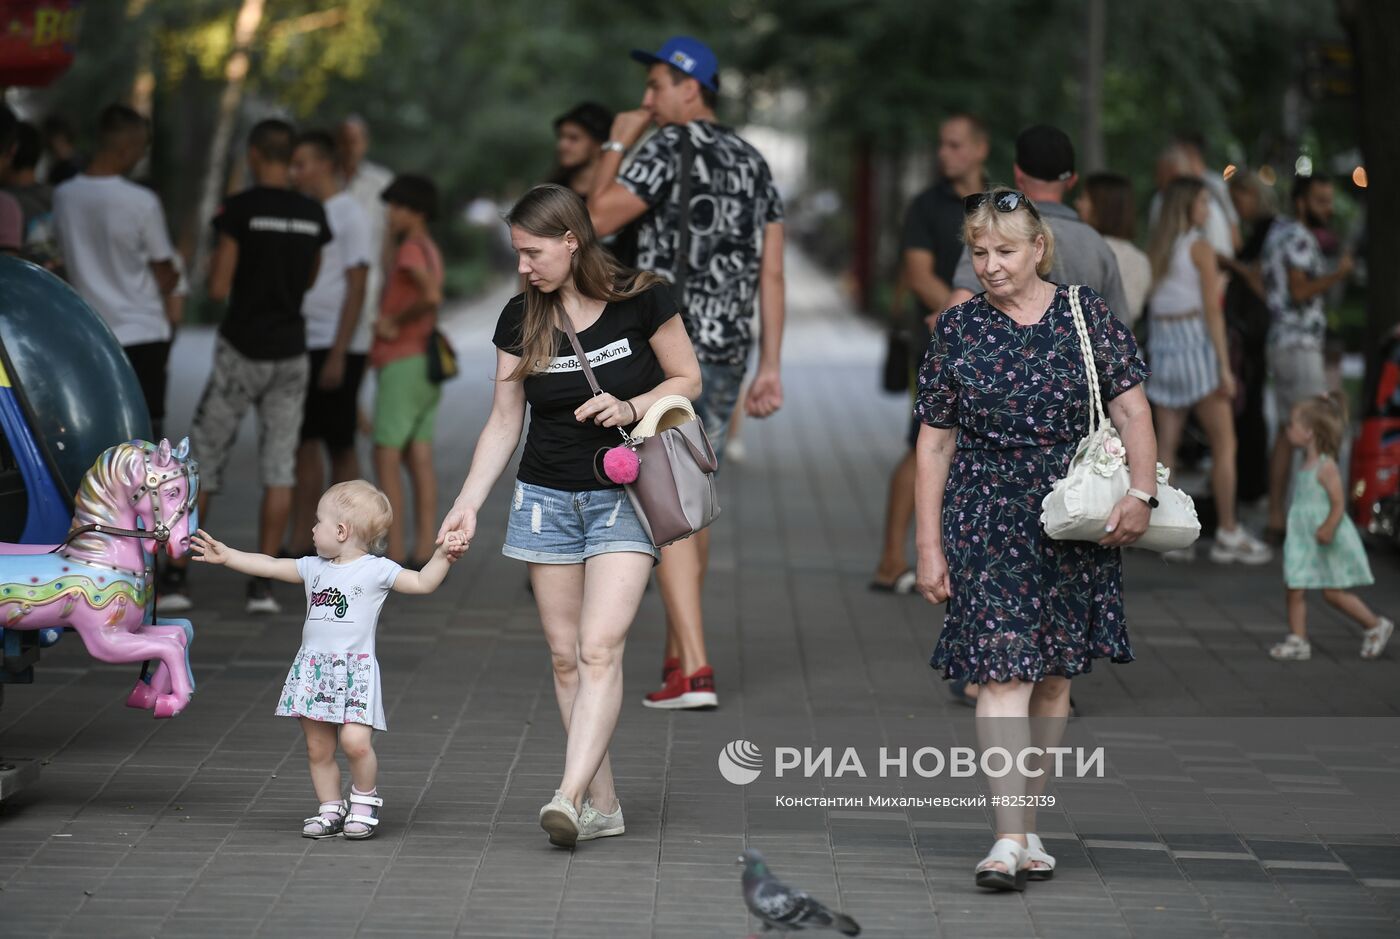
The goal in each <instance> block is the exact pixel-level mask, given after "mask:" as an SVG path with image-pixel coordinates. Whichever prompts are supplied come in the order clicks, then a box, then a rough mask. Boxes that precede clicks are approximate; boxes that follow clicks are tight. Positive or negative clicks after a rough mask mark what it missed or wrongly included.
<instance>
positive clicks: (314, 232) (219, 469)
mask: <svg viewBox="0 0 1400 939" xmlns="http://www.w3.org/2000/svg"><path fill="white" fill-rule="evenodd" d="M294 136H295V135H294V132H293V130H292V128H291V125H289V124H287V123H285V122H283V121H277V120H269V121H263V122H261V123H259V124H258V125H257V126H255V127H254V128H253V131H252V134H251V135H250V136H249V139H248V168H249V170H251V172H252V175H253V180H254V185H253V186H252V188H250V189H247V190H245V191H243V192H240V193H238V194H237V195H234V196H230V197H228V198H227V199H225V200H224V204H223V205H222V206H220V207H219V211H218V212H217V214H215V216H214V221H213V225H214V231H215V232H217V233H218V238H219V243H218V247H217V248H216V249H215V251H214V257H213V261H212V262H211V264H210V269H209V290H208V293H209V298H210V299H211V300H224V299H227V300H228V310H227V312H226V313H225V314H224V321H223V324H222V325H221V326H220V327H219V338H218V340H217V345H216V346H215V350H214V368H213V371H212V372H211V374H210V376H209V383H208V385H206V386H205V388H204V394H203V396H202V397H201V398H200V400H199V406H198V407H197V408H196V409H195V415H194V428H193V430H192V432H191V435H190V436H191V438H192V439H191V443H192V445H193V447H194V453H195V455H196V457H198V459H199V463H200V475H201V479H200V482H201V491H200V494H199V495H200V503H201V504H200V516H201V517H202V518H207V517H208V516H207V514H206V512H207V510H206V502H207V498H208V497H209V496H212V495H213V494H214V493H217V492H218V491H219V489H220V486H221V484H222V475H223V470H224V467H225V465H226V464H227V463H228V456H229V451H230V450H231V448H232V447H233V444H234V441H235V439H236V438H237V437H238V425H239V424H240V423H241V422H242V420H243V416H244V414H246V413H247V411H248V408H249V407H256V408H257V411H258V430H259V433H258V438H259V450H258V467H259V474H260V476H261V478H262V484H263V498H262V510H261V514H260V516H259V532H258V549H259V550H260V551H261V552H262V553H264V554H270V555H276V554H277V553H278V548H279V545H280V543H281V540H282V535H283V533H284V532H286V530H287V520H288V517H289V516H290V514H291V510H292V487H293V486H294V484H295V483H296V451H297V443H298V440H299V436H300V433H301V419H302V410H303V406H304V403H305V400H306V387H307V382H308V377H309V375H310V365H309V363H308V360H307V355H306V326H305V323H304V322H303V320H302V317H301V301H302V296H303V295H304V294H305V293H306V291H307V289H308V288H310V287H311V285H312V283H313V282H314V281H315V279H316V272H317V270H318V269H319V267H320V262H321V246H322V245H324V244H326V243H327V242H328V241H330V239H331V233H330V227H329V226H328V225H327V224H326V213H325V211H324V210H323V209H322V208H321V203H319V202H317V201H316V200H314V199H310V198H308V197H306V196H303V195H301V194H300V193H297V192H294V191H293V190H292V189H291V188H290V187H291V182H290V178H289V168H290V163H291V158H292V145H293V141H294ZM178 580H179V576H178V573H177V574H176V577H175V582H170V581H168V582H167V584H166V589H165V591H164V594H165V595H164V596H163V597H162V598H161V605H162V606H164V607H165V608H166V609H171V594H172V593H178V594H180V595H181V599H184V601H185V602H184V604H183V606H185V607H187V606H188V598H187V597H184V596H183V591H182V590H181V588H182V587H183V584H181V583H179V582H178ZM177 603H178V601H177ZM279 609H280V607H279V606H278V604H277V601H276V600H275V599H274V598H273V596H272V585H271V581H269V580H268V579H266V578H254V579H253V580H251V581H250V582H249V584H248V601H247V610H248V612H249V613H276V612H278V610H279Z"/></svg>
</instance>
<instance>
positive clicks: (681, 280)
mask: <svg viewBox="0 0 1400 939" xmlns="http://www.w3.org/2000/svg"><path fill="white" fill-rule="evenodd" d="M694 166H695V142H694V141H693V140H691V139H690V125H689V124H685V125H682V127H681V193H680V200H681V204H680V219H679V222H678V224H679V226H680V230H679V231H678V232H677V233H676V269H675V271H674V272H673V274H672V276H674V277H675V287H676V295H677V297H678V299H679V300H680V302H681V305H682V306H684V305H685V284H686V281H687V280H689V279H690V171H691V169H692V168H693V167H694Z"/></svg>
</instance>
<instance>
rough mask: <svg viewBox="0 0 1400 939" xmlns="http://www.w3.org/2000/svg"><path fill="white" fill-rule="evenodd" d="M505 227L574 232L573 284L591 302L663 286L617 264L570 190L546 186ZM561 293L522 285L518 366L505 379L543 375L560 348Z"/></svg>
mask: <svg viewBox="0 0 1400 939" xmlns="http://www.w3.org/2000/svg"><path fill="white" fill-rule="evenodd" d="M506 224H507V225H510V226H512V227H514V228H520V229H522V230H523V231H527V232H529V233H530V234H532V235H534V236H536V237H538V238H563V237H564V236H565V235H566V234H568V233H569V232H573V234H574V237H575V238H577V239H578V250H577V251H575V252H574V256H573V260H572V262H571V264H572V268H573V278H574V286H575V287H577V288H578V292H579V293H581V294H583V295H584V296H585V297H588V298H590V299H593V300H602V301H604V302H608V303H611V302H614V301H616V300H626V299H628V298H629V297H635V296H636V295H637V294H639V293H641V292H643V291H644V290H646V289H647V288H649V287H651V286H653V285H654V284H659V283H664V281H663V280H662V279H661V278H660V277H658V276H657V275H655V274H652V273H649V272H645V271H634V270H632V269H631V268H628V267H624V266H623V265H621V264H619V263H618V262H617V259H616V258H614V257H613V256H612V255H611V254H609V253H608V252H607V250H606V249H604V248H603V246H602V244H601V243H599V241H598V235H597V233H596V232H595V231H594V230H593V222H592V221H590V220H589V218H588V209H587V207H585V206H584V204H583V199H582V198H581V197H580V196H579V194H578V193H576V192H574V191H573V190H572V189H566V188H564V187H563V186H556V185H554V184H553V183H546V184H545V185H542V186H536V187H535V188H534V189H531V190H530V191H529V192H527V193H525V195H524V196H522V197H521V199H520V201H519V202H517V203H516V204H515V207H514V208H512V209H511V210H510V212H509V213H507V214H506ZM567 315H568V314H566V313H565V312H564V307H563V304H562V303H561V302H560V300H559V292H558V291H557V290H556V291H554V292H553V293H545V292H544V291H542V290H540V289H539V288H538V287H535V286H533V285H531V284H527V285H526V286H525V316H524V319H523V320H522V321H521V324H520V339H519V347H520V364H519V365H517V366H516V367H515V371H513V372H511V373H510V375H509V376H508V378H509V380H510V381H519V380H521V379H524V378H527V377H529V376H530V375H532V374H534V373H535V372H539V371H543V370H544V368H545V367H546V366H548V365H549V361H550V359H552V358H554V354H555V352H556V351H557V350H558V348H559V337H560V336H561V335H562V334H563V331H562V330H560V328H559V326H558V323H559V320H558V319H557V318H558V317H561V316H567Z"/></svg>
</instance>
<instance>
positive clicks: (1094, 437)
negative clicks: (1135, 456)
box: [1040, 286, 1201, 551]
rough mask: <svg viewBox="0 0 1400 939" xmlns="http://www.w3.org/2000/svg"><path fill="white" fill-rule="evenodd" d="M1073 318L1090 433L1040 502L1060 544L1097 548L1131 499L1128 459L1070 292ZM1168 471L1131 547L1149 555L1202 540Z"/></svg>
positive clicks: (1160, 476)
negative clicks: (1122, 503) (1087, 544)
mask: <svg viewBox="0 0 1400 939" xmlns="http://www.w3.org/2000/svg"><path fill="white" fill-rule="evenodd" d="M1069 303H1070V312H1072V313H1073V314H1074V329H1075V331H1076V332H1077V333H1078V334H1079V348H1080V351H1081V352H1082V353H1083V356H1084V369H1085V371H1086V372H1088V375H1089V433H1088V435H1087V436H1085V438H1084V439H1083V440H1081V441H1080V442H1079V448H1078V449H1077V450H1075V452H1074V456H1073V458H1071V459H1070V461H1069V469H1068V470H1067V471H1066V472H1065V475H1064V478H1063V479H1060V480H1058V481H1057V482H1056V483H1055V485H1054V487H1053V488H1052V489H1051V490H1050V493H1049V494H1048V495H1047V496H1046V497H1045V499H1044V501H1042V502H1041V505H1040V508H1041V512H1040V524H1041V525H1042V526H1044V528H1045V533H1046V534H1047V535H1049V536H1050V537H1051V538H1054V539H1055V540H1057V541H1093V542H1098V541H1099V540H1100V539H1102V538H1103V537H1104V535H1105V534H1106V533H1105V531H1104V525H1106V524H1108V517H1109V515H1111V514H1112V512H1113V507H1114V506H1116V505H1117V504H1118V503H1119V501H1121V500H1122V498H1123V497H1124V496H1125V495H1127V494H1128V488H1129V485H1130V483H1129V478H1128V462H1127V457H1128V453H1127V450H1126V448H1124V446H1123V439H1122V438H1121V437H1120V436H1119V435H1118V430H1117V428H1115V427H1114V426H1113V424H1112V423H1110V422H1109V420H1108V415H1107V414H1105V413H1104V410H1103V399H1102V393H1101V390H1100V387H1099V370H1098V368H1097V367H1096V366H1095V365H1094V347H1093V344H1092V343H1091V342H1090V340H1089V328H1088V326H1087V325H1085V323H1084V313H1083V311H1082V310H1081V309H1080V308H1079V288H1078V287H1074V286H1072V287H1070V288H1069ZM1168 473H1169V471H1168V470H1167V468H1166V467H1165V466H1163V465H1162V464H1161V463H1158V464H1157V503H1158V504H1157V507H1156V508H1155V509H1153V510H1152V518H1151V521H1150V522H1149V523H1148V528H1147V531H1146V532H1144V533H1143V535H1142V537H1141V538H1139V539H1138V540H1137V541H1134V542H1133V543H1132V546H1133V547H1135V548H1146V549H1147V550H1148V551H1173V550H1176V549H1178V548H1186V547H1189V546H1190V545H1192V544H1194V543H1195V541H1196V539H1197V538H1199V537H1200V535H1201V523H1200V520H1199V519H1197V518H1196V504H1195V503H1194V502H1192V501H1191V497H1190V496H1188V495H1187V494H1186V493H1184V492H1182V491H1181V490H1180V489H1176V488H1174V487H1172V486H1169V485H1167V477H1168Z"/></svg>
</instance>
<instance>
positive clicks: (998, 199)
mask: <svg viewBox="0 0 1400 939" xmlns="http://www.w3.org/2000/svg"><path fill="white" fill-rule="evenodd" d="M988 202H990V203H991V204H992V207H993V208H995V209H996V210H997V211H998V212H1015V211H1016V210H1017V209H1019V208H1020V207H1021V206H1023V205H1024V206H1025V207H1026V208H1027V209H1029V210H1030V213H1031V214H1032V215H1034V216H1035V217H1036V218H1037V219H1038V218H1040V212H1038V211H1037V210H1036V207H1035V203H1034V202H1032V201H1031V200H1030V199H1029V198H1027V196H1026V194H1025V193H1024V192H1020V191H1019V190H1016V189H1001V190H995V191H992V192H974V193H973V194H972V195H970V196H967V197H966V198H964V199H963V215H971V214H972V213H973V212H976V211H977V210H978V209H980V208H982V206H984V205H986V204H987V203H988Z"/></svg>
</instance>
